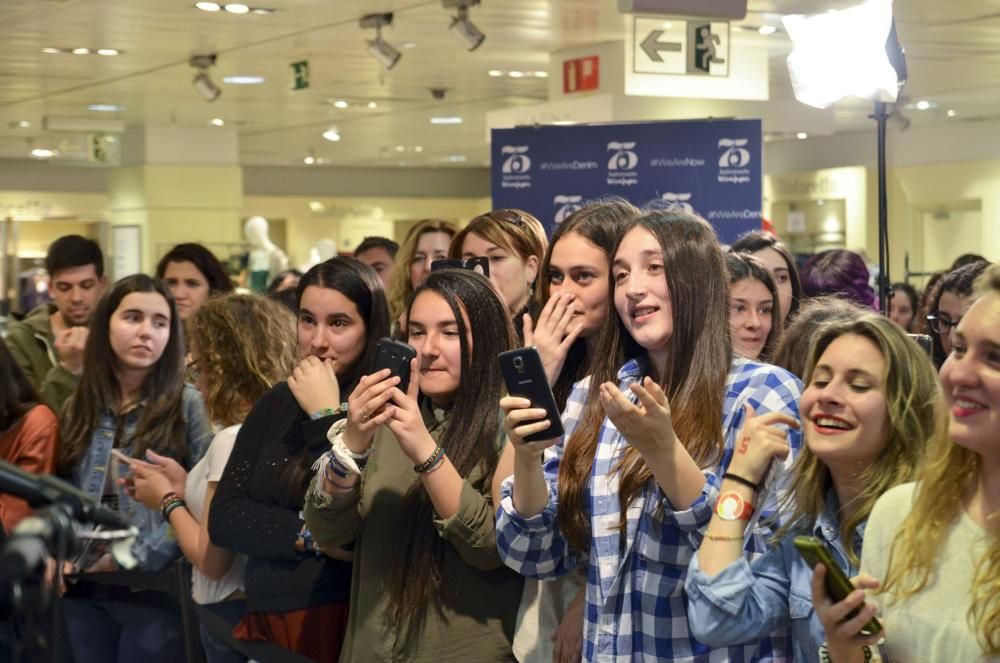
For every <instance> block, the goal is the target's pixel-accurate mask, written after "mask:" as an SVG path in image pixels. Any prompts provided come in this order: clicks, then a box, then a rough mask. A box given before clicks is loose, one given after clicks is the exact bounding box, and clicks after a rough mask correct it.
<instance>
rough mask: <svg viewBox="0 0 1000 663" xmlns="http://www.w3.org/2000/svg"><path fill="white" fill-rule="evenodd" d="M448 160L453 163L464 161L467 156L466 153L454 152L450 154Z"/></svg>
mask: <svg viewBox="0 0 1000 663" xmlns="http://www.w3.org/2000/svg"><path fill="white" fill-rule="evenodd" d="M447 160H448V161H449V162H451V163H464V162H465V161H466V158H465V155H464V154H452V155H449V156H448V159H447Z"/></svg>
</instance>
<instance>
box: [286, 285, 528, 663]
mask: <svg viewBox="0 0 1000 663" xmlns="http://www.w3.org/2000/svg"><path fill="white" fill-rule="evenodd" d="M406 319H407V329H406V332H407V341H408V342H409V344H410V345H411V346H412V347H413V348H414V349H415V350H416V351H417V359H414V360H413V362H411V370H410V382H409V385H408V386H407V388H406V391H405V392H404V391H403V388H402V387H401V386H400V384H399V378H398V377H390V375H389V370H388V369H384V370H382V371H379V372H377V373H374V374H372V375H368V376H366V377H364V378H362V379H361V381H360V382H359V383H358V387H357V388H356V389H355V390H354V393H353V394H352V395H351V398H350V400H349V401H348V419H347V422H346V424H345V425H342V426H340V427H337V428H334V429H333V430H331V431H330V437H331V440H332V442H333V449H332V450H331V452H330V454H328V455H327V456H324V458H323V460H322V461H321V463H320V464H319V466H318V473H317V478H316V479H315V481H314V483H313V485H312V487H311V488H310V492H309V495H308V496H307V498H306V506H305V517H306V522H307V523H308V525H309V528H310V530H311V531H312V533H313V535H314V536H315V538H316V542H317V543H318V544H319V545H320V546H321V547H323V548H326V547H328V546H340V545H344V544H346V543H349V542H351V541H355V548H354V573H353V578H352V582H351V614H350V621H349V623H348V629H347V637H346V640H345V642H344V649H343V652H342V654H341V658H340V660H341V663H353V662H355V661H357V662H363V663H368V662H369V661H408V662H417V663H420V662H424V663H430V662H437V661H508V660H510V659H511V645H510V643H511V638H512V636H513V631H514V618H515V615H516V614H517V606H518V602H519V600H520V598H521V585H522V580H521V578H520V577H519V576H518V575H517V574H515V573H513V572H511V571H510V570H509V569H506V568H504V566H503V563H502V562H501V561H500V557H499V555H497V550H496V534H495V531H494V513H495V507H494V505H495V504H496V501H495V496H494V494H493V491H492V481H491V479H492V476H493V473H494V472H495V471H496V468H497V462H498V458H499V456H500V452H501V444H502V442H503V437H502V435H501V431H500V418H499V417H498V415H497V408H496V403H497V401H498V400H499V398H500V396H501V394H502V393H503V390H504V385H503V378H502V377H501V376H500V371H498V370H497V354H498V353H500V352H504V351H506V350H509V349H511V347H512V346H513V340H514V334H513V329H512V327H511V323H510V317H509V315H508V313H507V310H506V308H505V307H504V304H503V302H502V300H501V299H500V296H499V294H498V293H497V292H496V290H495V289H494V288H493V286H492V285H491V284H490V282H489V281H487V280H486V279H485V278H484V277H483V276H481V275H479V274H476V273H475V272H472V271H470V270H463V269H446V270H442V271H439V272H434V273H433V274H431V275H430V276H429V277H428V278H427V280H426V281H425V282H424V284H423V285H422V286H421V287H420V288H418V289H417V291H416V292H415V294H414V296H413V298H412V299H411V302H410V306H409V309H408V310H407V312H406Z"/></svg>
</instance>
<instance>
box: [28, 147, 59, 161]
mask: <svg viewBox="0 0 1000 663" xmlns="http://www.w3.org/2000/svg"><path fill="white" fill-rule="evenodd" d="M57 154H59V153H58V152H56V151H55V150H47V149H45V148H42V147H36V148H35V149H33V150H31V156H33V157H35V158H36V159H51V158H52V157H54V156H55V155H57Z"/></svg>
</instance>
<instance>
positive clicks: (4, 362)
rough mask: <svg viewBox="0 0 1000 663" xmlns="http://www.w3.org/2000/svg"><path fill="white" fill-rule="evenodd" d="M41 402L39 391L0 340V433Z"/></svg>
mask: <svg viewBox="0 0 1000 663" xmlns="http://www.w3.org/2000/svg"><path fill="white" fill-rule="evenodd" d="M40 402H41V400H40V399H39V398H38V392H37V391H35V388H34V387H33V386H31V382H29V381H28V377H27V376H26V375H25V374H24V371H22V370H21V367H20V366H18V365H17V362H16V361H14V355H12V354H11V353H10V349H9V348H8V347H7V344H6V343H4V342H2V341H0V433H2V432H4V431H6V430H8V429H9V428H10V427H11V426H13V425H14V424H16V423H17V422H18V421H19V420H20V419H21V417H23V416H24V415H26V414H28V411H29V410H31V408H33V407H34V406H35V405H37V404H38V403H40Z"/></svg>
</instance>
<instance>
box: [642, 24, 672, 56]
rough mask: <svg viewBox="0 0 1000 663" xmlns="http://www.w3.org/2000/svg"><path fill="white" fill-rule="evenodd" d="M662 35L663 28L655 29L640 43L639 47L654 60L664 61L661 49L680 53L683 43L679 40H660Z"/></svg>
mask: <svg viewBox="0 0 1000 663" xmlns="http://www.w3.org/2000/svg"><path fill="white" fill-rule="evenodd" d="M662 36H663V30H653V31H652V32H650V33H649V34H648V35H646V38H645V39H643V40H642V43H641V44H639V48H641V49H642V51H643V53H645V54H646V56H647V57H649V59H650V60H652V61H653V62H663V58H661V57H660V51H670V52H673V53H680V50H681V43H680V42H679V41H660V37H662Z"/></svg>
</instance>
